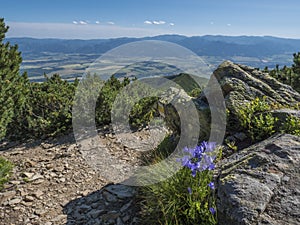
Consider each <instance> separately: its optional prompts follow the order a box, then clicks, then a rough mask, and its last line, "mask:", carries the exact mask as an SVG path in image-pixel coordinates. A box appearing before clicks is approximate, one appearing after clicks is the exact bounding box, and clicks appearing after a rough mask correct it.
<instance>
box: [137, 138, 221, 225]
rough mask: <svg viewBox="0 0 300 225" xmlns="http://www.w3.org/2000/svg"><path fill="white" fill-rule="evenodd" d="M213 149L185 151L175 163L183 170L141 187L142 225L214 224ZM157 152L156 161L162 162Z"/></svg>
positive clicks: (209, 146) (215, 155)
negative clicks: (158, 181)
mask: <svg viewBox="0 0 300 225" xmlns="http://www.w3.org/2000/svg"><path fill="white" fill-rule="evenodd" d="M163 143H164V144H163V145H162V146H160V148H161V149H163V151H162V155H164V154H165V152H166V149H167V143H166V142H163ZM169 144H170V146H171V145H172V143H169ZM216 149H217V148H216V147H215V145H214V144H212V143H207V142H203V143H201V144H200V145H199V146H196V147H195V148H185V149H184V150H183V157H180V158H179V159H178V163H181V164H182V166H183V167H182V168H181V169H180V170H179V171H178V172H177V173H176V174H175V175H173V176H172V177H170V178H169V179H167V180H164V181H162V182H160V183H157V184H153V185H149V186H145V187H142V190H141V198H142V201H141V204H142V217H143V224H162V225H181V224H182V225H183V224H187V225H188V224H191V225H192V224H203V225H204V224H205V225H214V224H217V210H216V203H215V190H214V188H215V187H214V182H213V181H212V180H213V169H214V167H215V165H214V161H215V160H217V159H218V158H219V157H220V155H219V150H218V151H216ZM169 150H170V149H169ZM159 152H160V149H158V150H157V152H156V154H157V155H156V157H157V158H156V159H157V160H158V159H160V160H162V159H163V158H160V157H159ZM169 152H170V151H169ZM216 152H218V153H216ZM164 156H165V155H164Z"/></svg>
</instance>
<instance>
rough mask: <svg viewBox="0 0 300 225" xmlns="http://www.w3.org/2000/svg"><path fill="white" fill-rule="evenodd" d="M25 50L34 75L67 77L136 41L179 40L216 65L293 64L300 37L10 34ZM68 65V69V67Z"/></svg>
mask: <svg viewBox="0 0 300 225" xmlns="http://www.w3.org/2000/svg"><path fill="white" fill-rule="evenodd" d="M6 40H7V41H9V42H10V43H12V44H18V46H19V50H20V51H21V52H22V56H23V60H24V61H23V64H22V67H21V69H22V70H23V71H25V70H26V71H28V73H29V76H30V77H36V76H39V75H42V74H43V73H47V74H52V73H56V72H58V73H60V74H62V75H63V76H67V78H70V77H74V76H79V75H80V74H81V73H82V72H83V71H84V69H85V68H87V66H88V64H89V63H91V62H93V61H94V60H95V59H96V58H98V57H99V56H100V55H102V54H103V53H105V52H107V51H109V50H111V49H113V48H115V47H118V46H120V45H122V44H127V43H130V42H134V41H142V40H160V41H168V42H172V43H176V44H178V45H181V46H183V47H186V48H188V49H190V50H192V51H193V52H195V53H196V54H197V55H199V56H202V57H203V59H205V60H206V62H207V63H208V64H210V65H211V66H212V67H216V66H217V65H219V64H220V63H221V62H222V61H224V60H231V61H233V62H236V63H242V64H247V65H250V66H254V67H259V68H263V67H265V66H268V67H271V68H272V67H275V65H276V64H279V65H281V66H283V65H290V64H292V58H293V56H292V54H293V53H295V52H298V51H300V40H298V39H286V38H277V37H271V36H263V37H260V36H212V35H206V36H195V37H186V36H181V35H161V36H155V37H144V38H126V37H125V38H114V39H95V40H76V39H74V40H65V39H34V38H7V39H6ZM66 68H67V69H66Z"/></svg>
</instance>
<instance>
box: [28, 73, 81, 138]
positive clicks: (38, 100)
mask: <svg viewBox="0 0 300 225" xmlns="http://www.w3.org/2000/svg"><path fill="white" fill-rule="evenodd" d="M76 86H77V82H74V83H68V82H67V81H65V80H62V79H61V78H60V76H59V75H58V74H54V75H53V76H51V77H47V76H46V81H44V82H42V83H31V84H30V93H29V95H28V102H27V112H26V115H25V116H26V117H27V121H26V125H25V126H27V132H28V133H30V135H31V136H34V137H40V136H53V135H56V134H58V133H62V132H64V131H67V130H69V129H70V128H71V125H72V103H73V97H74V93H75V88H76Z"/></svg>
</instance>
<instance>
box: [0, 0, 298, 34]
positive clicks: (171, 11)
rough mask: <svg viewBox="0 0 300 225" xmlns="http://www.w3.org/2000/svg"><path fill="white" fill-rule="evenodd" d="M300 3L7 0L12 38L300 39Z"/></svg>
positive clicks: (2, 12) (2, 13)
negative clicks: (165, 36)
mask: <svg viewBox="0 0 300 225" xmlns="http://www.w3.org/2000/svg"><path fill="white" fill-rule="evenodd" d="M299 14H300V1H298V0H286V1H279V0H273V1H271V0H252V1H242V0H240V1H239V0H210V1H201V0H186V1H184V0H181V1H179V0H173V1H169V0H160V1H159V0H151V1H143V0H106V1H102V0H91V1H88V0H86V1H69V0H60V1H58V0H52V1H43V0H39V1H36V0H27V1H17V0H9V1H8V0H5V1H2V2H1V8H0V17H4V18H5V21H6V23H7V24H8V25H9V26H10V31H9V33H8V35H7V36H9V37H12V36H14V37H21V36H22V37H24V36H27V37H28V36H29V37H40V38H45V37H51V38H82V39H92V38H109V37H120V36H130V37H141V36H154V35H159V34H182V35H187V36H194V35H206V34H212V35H215V34H221V35H260V36H262V35H272V36H279V37H291V38H300V19H299Z"/></svg>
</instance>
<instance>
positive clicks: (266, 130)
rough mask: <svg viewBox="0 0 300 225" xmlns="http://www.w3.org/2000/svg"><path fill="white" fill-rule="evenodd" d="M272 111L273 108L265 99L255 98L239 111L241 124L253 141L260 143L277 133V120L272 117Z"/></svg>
mask: <svg viewBox="0 0 300 225" xmlns="http://www.w3.org/2000/svg"><path fill="white" fill-rule="evenodd" d="M270 110H271V106H270V104H268V103H267V102H266V99H265V98H263V99H260V98H255V99H254V100H253V101H251V102H248V103H246V104H245V105H244V106H243V107H242V108H241V109H239V110H238V118H239V121H240V124H241V125H242V127H244V128H245V129H246V131H247V132H248V134H249V135H250V137H251V139H252V140H253V141H260V140H262V139H264V138H266V137H269V136H271V135H272V134H273V133H274V132H275V129H274V126H275V122H276V121H277V118H274V117H273V116H272V114H271V113H270Z"/></svg>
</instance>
